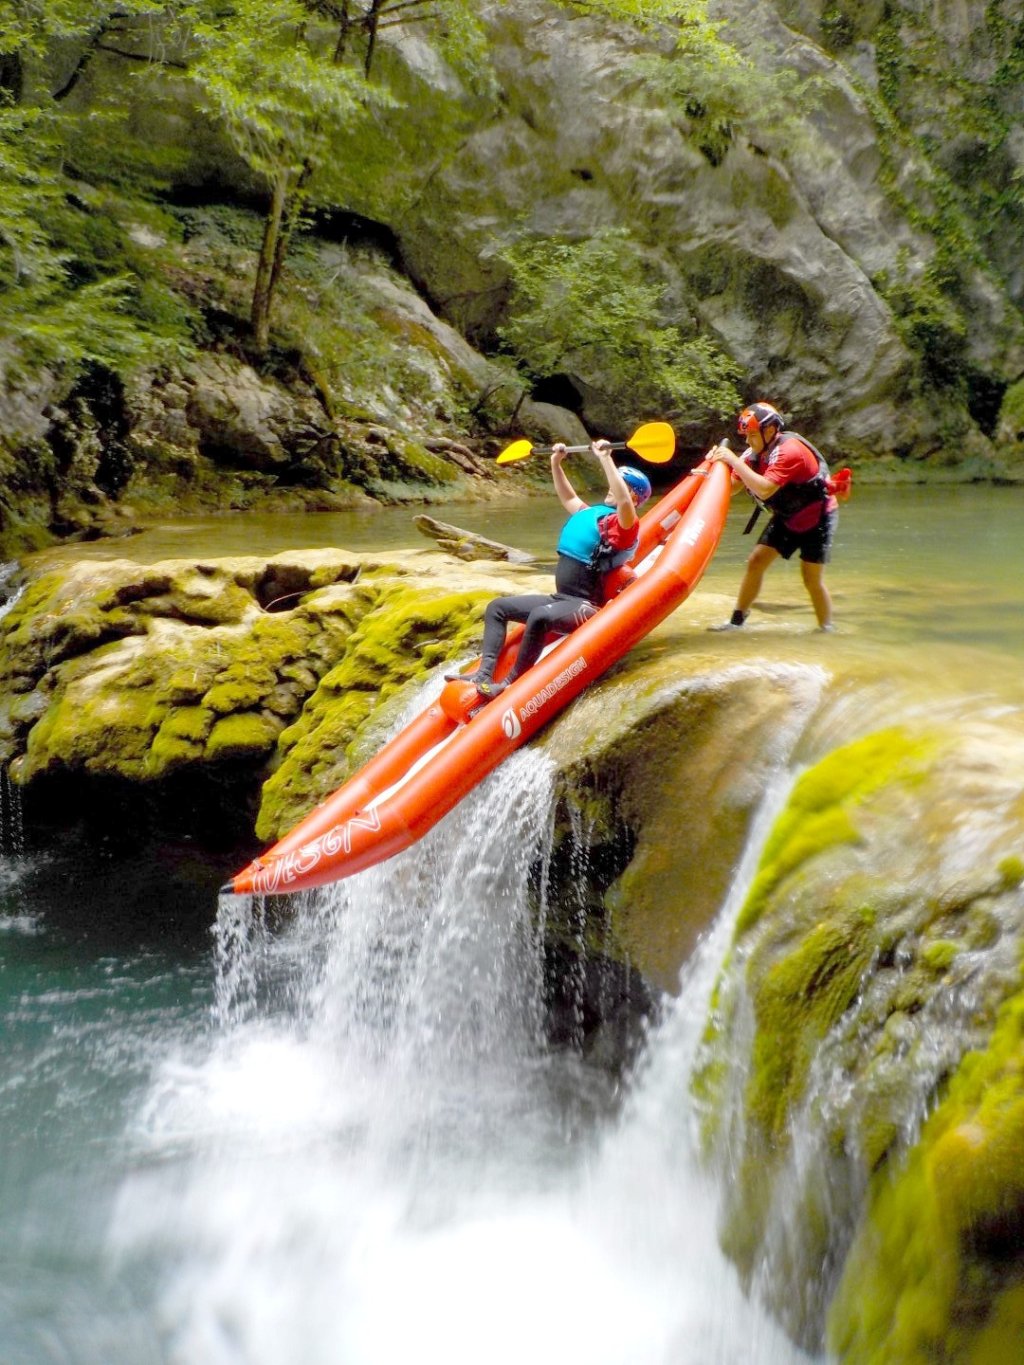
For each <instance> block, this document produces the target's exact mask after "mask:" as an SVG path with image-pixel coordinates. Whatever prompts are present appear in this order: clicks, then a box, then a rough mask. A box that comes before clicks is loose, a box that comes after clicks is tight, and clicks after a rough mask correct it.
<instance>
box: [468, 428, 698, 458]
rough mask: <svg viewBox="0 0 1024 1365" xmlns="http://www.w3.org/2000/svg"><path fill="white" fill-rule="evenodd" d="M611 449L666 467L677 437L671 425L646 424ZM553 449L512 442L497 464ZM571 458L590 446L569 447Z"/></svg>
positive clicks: (614, 443) (674, 450) (523, 441)
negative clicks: (626, 451)
mask: <svg viewBox="0 0 1024 1365" xmlns="http://www.w3.org/2000/svg"><path fill="white" fill-rule="evenodd" d="M611 447H612V450H631V451H632V452H633V454H634V455H639V456H640V458H641V460H646V461H647V463H648V464H667V463H668V461H669V460H671V458H672V456H673V455H674V454H675V453H676V434H675V432H674V431H673V430H672V428H671V426H670V425H669V424H668V422H645V423H644V424H643V426H641V427H637V429H636V431H634V432H633V435H632V436H631V437H630V438H629V440H628V441H613V442H612V443H611ZM551 449H552V447H551V446H535V445H533V444H532V443H531V442H530V441H527V440H525V439H523V440H518V441H513V442H512V444H511V445H510V446H506V447H505V449H504V450H503V451H502V452H501V454H500V455H499V456H498V458H497V460H496V461H495V464H512V463H513V462H514V461H516V460H525V459H526V457H527V455H550V454H551ZM567 449H568V452H569V454H570V455H581V454H583V453H584V452H585V451H588V450H589V449H590V446H588V445H587V446H568V447H567Z"/></svg>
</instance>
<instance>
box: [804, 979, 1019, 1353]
mask: <svg viewBox="0 0 1024 1365" xmlns="http://www.w3.org/2000/svg"><path fill="white" fill-rule="evenodd" d="M1022 1152H1024V986H1022V988H1021V989H1020V990H1019V991H1018V992H1017V993H1016V995H1014V996H1013V997H1011V998H1010V999H1009V1000H1008V1001H1007V1002H1006V1003H1005V1004H1004V1006H1003V1007H1002V1009H1001V1010H1000V1012H999V1014H998V1016H997V1019H996V1023H995V1028H994V1029H993V1031H992V1034H991V1037H990V1039H989V1041H988V1046H987V1047H986V1048H985V1049H984V1051H972V1052H970V1053H968V1054H967V1055H966V1056H965V1057H964V1060H963V1062H962V1064H961V1066H960V1067H959V1069H958V1071H957V1072H956V1074H955V1075H954V1077H953V1079H952V1081H951V1082H950V1084H949V1086H948V1088H947V1090H946V1092H945V1095H944V1097H943V1099H942V1101H941V1103H940V1104H939V1106H938V1108H937V1109H936V1110H935V1112H934V1113H933V1114H932V1115H931V1116H930V1118H929V1119H928V1121H927V1123H926V1124H925V1126H924V1129H923V1131H922V1133H921V1139H920V1141H919V1143H918V1145H917V1146H916V1147H915V1149H914V1150H913V1152H912V1153H911V1155H910V1157H909V1159H908V1160H907V1161H906V1162H905V1163H903V1164H902V1165H901V1166H900V1167H899V1168H898V1169H897V1170H895V1171H893V1170H888V1169H887V1170H885V1171H884V1172H882V1173H880V1174H879V1176H878V1177H876V1180H875V1182H874V1186H873V1188H872V1191H871V1194H872V1198H871V1205H870V1210H869V1212H868V1215H867V1217H866V1218H865V1220H864V1222H863V1224H862V1225H861V1227H860V1229H859V1230H858V1233H857V1236H856V1239H855V1241H854V1244H853V1247H852V1248H851V1250H850V1254H849V1256H848V1257H847V1260H846V1266H845V1270H844V1273H843V1279H842V1282H841V1284H840V1286H839V1290H838V1293H837V1295H836V1298H835V1302H834V1304H833V1306H832V1310H831V1312H830V1315H829V1344H830V1348H831V1350H832V1351H833V1352H834V1354H835V1356H836V1358H837V1359H838V1360H840V1361H856V1362H858V1365H861V1362H863V1365H885V1363H887V1362H889V1361H893V1360H899V1361H906V1362H907V1365H916V1362H921V1365H925V1362H928V1361H934V1360H948V1361H964V1362H969V1365H1004V1362H1006V1361H1010V1360H1015V1359H1018V1358H1019V1356H1020V1354H1021V1348H1022V1343H1024V1165H1022V1163H1021V1153H1022Z"/></svg>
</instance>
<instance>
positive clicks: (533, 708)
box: [509, 656, 587, 738]
mask: <svg viewBox="0 0 1024 1365" xmlns="http://www.w3.org/2000/svg"><path fill="white" fill-rule="evenodd" d="M586 667H587V661H586V659H584V658H583V657H582V656H581V657H580V658H578V659H573V661H572V663H571V664H570V665H569V666H568V668H563V669H562V671H561V673H559V674H558V675H557V677H554V678H552V679H551V681H550V682H549V683H548V685H547V686H546V687H542V688H541V689H540V691H539V692H535V693H534V694H533V696H532V697H531V698H530V700H529V701H528V702H527V703H526V705H525V706H524V707H522V708H521V709H520V712H519V719H520V720H524V721H525V720H529V719H530V717H531V716H535V715H536V714H537V712H538V711H539V710H540V709H541V707H542V706H544V705H545V704H546V703H547V702H549V701H550V700H551V698H552V697H556V696H557V695H558V693H559V692H561V690H562V688H563V687H565V685H566V684H567V683H570V682H572V680H573V678H576V677H578V676H579V675H580V674H581V673H582V672H583V671H584V670H585V669H586ZM509 738H512V736H509Z"/></svg>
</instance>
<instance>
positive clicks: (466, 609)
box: [256, 579, 492, 839]
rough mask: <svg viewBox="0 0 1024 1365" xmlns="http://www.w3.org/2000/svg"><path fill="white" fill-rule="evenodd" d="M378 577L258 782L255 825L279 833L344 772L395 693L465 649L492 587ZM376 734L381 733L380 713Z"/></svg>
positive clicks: (267, 835) (267, 833) (265, 834)
mask: <svg viewBox="0 0 1024 1365" xmlns="http://www.w3.org/2000/svg"><path fill="white" fill-rule="evenodd" d="M434 586H435V590H434V591H431V585H429V584H424V583H423V582H420V583H418V584H410V583H408V582H406V581H403V580H401V579H395V580H392V581H391V582H387V581H384V580H381V581H380V582H379V583H378V585H377V588H376V589H375V594H374V598H373V600H372V603H370V604H368V607H367V610H366V611H365V613H364V614H363V615H362V616H361V619H360V621H359V623H358V625H357V626H356V627H355V629H354V630H353V633H352V636H351V639H350V640H349V641H348V646H347V648H346V651H345V654H344V657H343V658H342V659H341V660H340V662H339V663H337V665H336V666H335V667H334V668H332V669H331V670H330V671H329V672H328V673H327V674H326V675H325V676H324V677H323V678H322V679H321V680H320V684H319V686H318V688H317V690H316V691H315V693H314V694H313V696H312V697H311V698H310V700H309V703H308V705H307V706H306V707H305V709H304V710H303V712H302V715H301V716H300V717H299V718H298V720H297V721H296V722H295V723H294V724H293V725H291V726H289V727H288V729H287V730H285V731H284V733H283V734H282V735H281V739H280V745H279V760H280V762H279V766H278V768H277V771H276V772H275V773H274V774H273V775H272V776H271V777H270V778H269V780H268V781H267V782H266V783H265V785H264V788H263V797H262V803H261V807H260V814H259V819H258V821H257V826H256V831H257V834H258V835H259V837H260V838H261V839H272V838H275V837H280V835H281V834H283V833H284V832H285V830H287V829H288V828H289V827H290V826H291V825H293V824H294V823H295V822H296V821H297V820H299V819H301V817H302V816H304V815H305V814H306V813H307V812H308V811H309V810H310V809H311V808H312V807H313V806H314V805H316V803H317V801H319V800H322V799H323V798H324V797H325V796H327V795H329V794H330V792H331V791H333V790H334V789H335V788H336V787H338V786H340V785H341V783H342V782H343V781H344V780H345V779H346V778H347V777H348V776H349V774H350V771H351V761H350V753H349V750H350V747H351V746H352V744H353V741H354V740H355V739H356V737H357V736H358V735H359V733H360V731H361V730H362V728H363V727H364V726H365V725H366V724H367V722H368V721H370V720H371V718H373V717H374V716H375V713H377V711H378V708H380V707H381V706H382V705H386V704H387V703H388V701H389V700H391V699H393V698H394V697H395V694H396V693H398V692H400V691H402V690H404V689H405V688H406V687H407V686H408V685H410V684H419V683H422V682H423V680H424V679H425V678H426V677H427V675H428V674H429V673H430V672H431V670H432V669H434V668H436V666H437V665H438V664H441V663H444V662H446V661H448V660H451V659H455V658H458V657H459V656H461V655H464V654H466V653H467V652H468V651H469V649H470V647H471V646H472V645H473V644H475V642H476V641H477V639H478V638H479V635H480V621H481V619H482V617H483V612H484V608H485V607H486V605H487V602H488V600H489V599H490V597H491V596H492V593H490V592H488V591H486V590H483V591H473V590H462V591H451V590H450V589H449V590H445V587H446V585H443V584H441V583H438V584H436V585H434ZM373 729H374V733H375V734H378V735H379V733H380V718H379V716H378V717H377V718H376V720H375V721H374V725H373Z"/></svg>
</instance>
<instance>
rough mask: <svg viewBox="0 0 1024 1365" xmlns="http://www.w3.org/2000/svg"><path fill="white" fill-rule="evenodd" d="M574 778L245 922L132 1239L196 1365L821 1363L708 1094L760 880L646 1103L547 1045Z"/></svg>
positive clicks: (143, 1194)
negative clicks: (748, 1213)
mask: <svg viewBox="0 0 1024 1365" xmlns="http://www.w3.org/2000/svg"><path fill="white" fill-rule="evenodd" d="M553 787H554V782H553V769H552V765H551V763H550V761H549V760H548V759H547V758H546V757H545V756H544V755H543V754H542V753H541V752H540V751H538V750H535V749H527V750H523V751H521V752H520V753H517V754H515V755H513V756H512V757H511V758H510V759H509V760H508V762H507V763H505V764H504V765H502V767H501V768H500V769H499V770H498V771H497V772H496V773H494V774H492V776H491V777H490V778H489V779H488V780H487V781H486V782H485V783H484V784H482V786H481V788H480V789H479V790H478V791H477V792H476V793H474V795H473V796H472V797H471V798H470V799H469V800H467V801H466V802H463V803H462V805H461V806H460V807H459V808H457V809H456V810H455V811H454V812H452V814H451V815H450V816H449V817H447V818H446V819H445V820H444V821H442V822H441V824H440V825H439V826H438V827H437V828H436V829H435V830H434V831H433V832H432V834H431V835H429V836H428V837H427V839H425V840H424V841H423V843H422V844H420V845H419V846H418V847H417V848H416V849H415V850H410V851H408V852H407V853H405V854H402V855H400V856H399V857H397V858H395V859H392V860H391V861H390V862H388V863H386V864H384V865H382V866H381V867H377V868H373V869H371V870H370V871H368V872H366V873H363V874H360V875H359V876H357V877H353V878H351V879H349V880H348V881H344V882H341V883H338V884H337V885H335V886H334V887H332V888H329V889H324V890H321V891H317V892H311V893H307V894H306V895H305V896H304V897H303V898H302V903H301V904H300V905H299V906H298V909H297V913H296V914H295V916H294V918H293V919H292V920H291V921H290V922H289V923H287V924H284V925H274V924H272V923H271V922H270V915H271V913H272V911H273V909H274V907H273V906H272V905H264V904H261V903H258V902H246V901H239V900H237V899H236V898H228V899H226V900H225V902H224V903H223V904H222V907H221V916H220V921H219V924H218V929H217V936H218V946H217V958H218V963H219V980H218V996H217V1001H216V1005H215V1008H214V1010H213V1012H212V1017H211V1021H210V1027H209V1030H208V1032H207V1034H206V1035H204V1037H203V1038H201V1039H197V1040H194V1041H193V1043H191V1044H190V1045H189V1046H187V1047H184V1048H179V1051H178V1052H177V1053H176V1054H175V1055H174V1056H169V1057H167V1058H166V1059H165V1060H164V1062H163V1064H162V1065H161V1066H160V1067H159V1068H158V1071H157V1074H156V1077H155V1080H154V1083H153V1085H152V1086H151V1089H150V1091H149V1094H148V1096H147V1098H146V1101H145V1104H144V1106H143V1108H142V1110H141V1112H140V1113H139V1114H138V1118H137V1122H136V1124H135V1128H134V1132H133V1143H134V1146H135V1152H136V1155H135V1160H134V1170H133V1173H132V1175H131V1176H130V1177H129V1178H128V1179H127V1180H126V1181H125V1182H124V1184H123V1186H122V1188H121V1191H120V1195H119V1198H118V1201H117V1208H116V1212H115V1216H114V1221H113V1227H112V1230H111V1245H112V1249H113V1251H114V1253H115V1256H116V1258H117V1259H118V1262H119V1263H120V1264H121V1265H122V1266H124V1265H129V1264H130V1265H132V1266H133V1267H138V1266H140V1265H142V1266H146V1265H153V1266H154V1267H158V1270H154V1272H153V1273H154V1275H156V1276H157V1278H158V1279H159V1281H160V1288H159V1291H158V1296H159V1314H160V1322H161V1325H162V1331H163V1335H164V1338H165V1351H166V1357H167V1359H168V1360H169V1361H171V1362H173V1363H174V1365H242V1363H243V1362H244V1365H279V1362H281V1361H282V1360H295V1361H300V1360H301V1361H302V1362H304V1365H321V1363H322V1365H336V1363H337V1362H342V1361H343V1362H346V1365H393V1363H394V1362H395V1361H398V1360H404V1359H416V1360H419V1361H423V1362H426V1363H427V1365H432V1362H437V1365H442V1362H443V1365H470V1362H473V1365H476V1363H477V1362H479V1361H481V1360H484V1361H487V1362H488V1365H522V1363H523V1362H526V1361H530V1362H534V1363H535V1365H549V1363H550V1365H555V1362H561V1361H562V1360H564V1359H566V1358H568V1357H569V1356H570V1355H571V1356H573V1357H576V1356H581V1357H583V1358H585V1359H587V1360H588V1361H589V1362H592V1365H732V1363H733V1362H735V1361H736V1360H739V1359H743V1360H750V1361H751V1362H753V1363H754V1365H793V1362H796V1361H802V1360H805V1359H806V1358H805V1357H804V1356H802V1355H801V1354H800V1353H799V1352H798V1351H796V1350H795V1348H794V1347H793V1346H792V1345H791V1344H790V1343H789V1342H788V1341H786V1340H785V1339H784V1338H783V1336H782V1334H781V1333H780V1332H779V1331H778V1329H777V1328H775V1327H774V1326H773V1325H772V1324H771V1323H770V1322H769V1321H768V1319H767V1318H766V1317H765V1316H764V1315H763V1314H762V1313H761V1312H760V1310H759V1309H758V1308H757V1307H756V1306H753V1305H752V1304H750V1303H749V1302H748V1301H747V1300H746V1299H745V1298H744V1296H743V1294H742V1292H741V1290H740V1287H739V1284H738V1281H737V1277H736V1276H735V1274H734V1272H733V1271H732V1269H731V1267H730V1266H729V1265H728V1263H727V1262H726V1261H725V1260H724V1258H723V1257H722V1256H721V1254H720V1252H719V1251H718V1248H717V1243H716V1234H715V1223H716V1217H717V1195H716V1191H715V1189H714V1187H713V1186H712V1184H711V1183H710V1182H709V1180H708V1179H707V1177H706V1176H705V1175H704V1174H702V1172H701V1170H700V1168H699V1164H698V1161H697V1158H696V1155H695V1143H694V1133H693V1126H694V1124H693V1116H692V1112H691V1109H690V1105H689V1102H688V1077H689V1068H690V1066H691V1064H692V1058H693V1054H694V1050H695V1045H696V1040H697V1038H698V1036H699V1033H700V1029H701V1027H702V1021H703V1017H704V1012H705V1009H706V1004H707V997H708V993H709V991H710V987H711V983H712V980H713V977H714V973H715V971H716V969H717V963H718V961H719V960H720V956H721V954H722V952H723V951H724V946H725V943H726V942H727V938H728V934H729V930H730V921H731V915H732V912H733V910H734V909H735V907H736V906H737V905H738V904H739V901H740V899H741V898H742V892H743V890H744V888H745V881H746V875H747V869H746V866H745V867H744V870H743V875H742V876H741V877H740V878H739V879H738V880H737V884H736V888H735V892H734V897H733V902H732V903H731V904H730V906H729V907H727V908H726V911H725V913H724V914H723V916H722V918H721V920H720V922H719V927H718V928H717V929H716V930H715V932H714V934H713V935H712V936H711V938H709V940H708V942H707V943H706V944H705V945H704V946H703V949H702V951H701V952H700V953H699V954H698V956H697V959H696V960H695V961H694V963H693V964H691V966H690V968H689V969H688V971H687V974H686V980H685V982H684V988H683V990H682V993H681V994H680V996H679V998H678V1000H676V1001H674V1002H673V1003H672V1005H671V1006H670V1007H669V1008H668V1009H667V1010H666V1011H665V1013H664V1018H663V1019H662V1021H661V1022H660V1024H659V1025H658V1027H657V1028H655V1029H654V1030H653V1031H652V1033H651V1036H650V1038H649V1041H648V1045H647V1048H646V1051H645V1056H644V1061H643V1062H642V1063H641V1064H640V1066H639V1068H638V1070H637V1072H636V1074H635V1076H633V1077H632V1080H631V1084H630V1086H629V1098H628V1100H627V1101H626V1102H625V1103H624V1102H623V1095H622V1093H621V1091H622V1089H623V1088H624V1087H623V1086H622V1083H621V1078H616V1077H614V1076H612V1075H610V1074H609V1073H608V1072H607V1071H605V1070H602V1069H600V1068H598V1067H595V1066H592V1065H590V1064H588V1063H587V1062H586V1061H585V1059H584V1058H583V1056H582V1054H581V1052H580V1050H579V1049H578V1048H573V1047H561V1048H552V1047H550V1046H549V1045H548V1044H547V1042H546V1040H545V1038H544V1031H543V1022H544V957H543V943H542V928H543V916H544V898H545V890H546V887H545V878H544V869H545V866H546V863H547V861H548V858H549V854H550V850H551V841H552V832H553V831H552V825H553V810H554V800H553ZM759 831H760V826H759ZM759 837H760V833H757V834H755V836H754V838H753V841H752V844H751V847H752V848H753V847H754V845H755V844H756V842H757V840H758V839H759ZM752 856H753V855H752V854H749V855H748V859H747V861H748V862H749V860H750V858H752Z"/></svg>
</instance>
